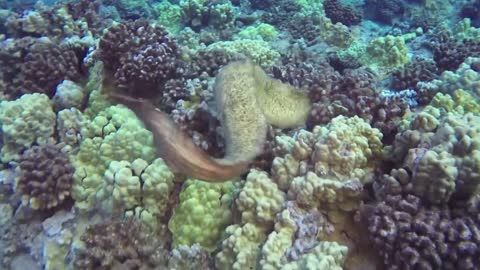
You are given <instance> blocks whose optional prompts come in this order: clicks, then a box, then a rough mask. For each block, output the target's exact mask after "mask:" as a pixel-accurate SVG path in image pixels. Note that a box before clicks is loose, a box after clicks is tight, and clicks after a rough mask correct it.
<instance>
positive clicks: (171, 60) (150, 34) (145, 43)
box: [99, 20, 182, 96]
mask: <svg viewBox="0 0 480 270" xmlns="http://www.w3.org/2000/svg"><path fill="white" fill-rule="evenodd" d="M99 47H100V59H101V60H102V61H103V62H104V65H105V68H106V70H107V71H108V72H109V73H110V74H111V75H112V76H113V77H114V79H115V84H116V85H117V86H118V87H120V88H125V89H130V90H131V91H134V92H135V95H137V96H138V95H140V96H143V95H149V94H157V92H158V91H159V89H160V88H159V87H161V86H162V84H163V83H165V82H166V81H167V80H168V79H171V78H175V77H176V76H177V75H179V74H180V73H181V72H182V71H181V64H180V61H179V59H178V57H179V55H180V49H179V47H178V46H177V43H176V42H175V41H174V40H173V39H172V38H170V37H169V36H168V34H167V32H166V31H165V29H164V28H163V27H162V26H159V25H154V24H150V23H149V22H147V21H143V20H138V21H134V22H124V23H120V24H118V25H115V26H112V27H110V28H109V29H108V31H107V32H106V33H105V34H104V36H103V37H102V39H101V40H100V43H99ZM142 91H143V92H142Z"/></svg>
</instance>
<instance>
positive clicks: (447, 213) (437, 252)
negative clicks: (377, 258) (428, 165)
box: [369, 169, 480, 269]
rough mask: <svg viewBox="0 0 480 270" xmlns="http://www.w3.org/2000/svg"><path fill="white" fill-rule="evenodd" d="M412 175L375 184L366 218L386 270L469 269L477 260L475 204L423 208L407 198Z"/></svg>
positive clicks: (394, 175)
mask: <svg viewBox="0 0 480 270" xmlns="http://www.w3.org/2000/svg"><path fill="white" fill-rule="evenodd" d="M414 177H415V176H414V175H412V173H410V172H409V171H407V170H405V169H398V170H397V169H395V170H392V172H391V173H390V175H385V176H384V177H383V178H381V179H379V181H378V186H377V190H378V191H379V195H378V199H379V200H380V202H379V203H378V204H377V205H376V206H375V207H374V209H373V214H372V215H371V217H370V218H369V230H370V233H371V236H372V238H373V240H374V244H375V246H376V247H377V248H378V250H379V252H380V254H381V255H382V257H383V259H384V263H385V265H387V266H388V267H389V269H414V268H415V267H424V268H426V269H436V268H438V269H449V268H451V269H455V268H459V269H475V266H476V265H478V263H480V262H479V261H478V256H479V255H480V254H479V248H478V247H479V245H480V239H479V237H478V231H479V225H478V224H479V219H478V210H479V209H478V208H479V205H478V202H475V201H473V202H472V203H471V204H467V205H465V204H461V203H460V204H459V205H455V202H453V201H452V202H450V203H451V204H452V206H448V205H445V204H444V205H440V206H433V207H432V206H429V204H428V203H426V202H425V201H424V200H423V198H422V197H418V196H416V195H413V194H411V188H410V187H409V185H411V181H412V180H413V179H412V178H414Z"/></svg>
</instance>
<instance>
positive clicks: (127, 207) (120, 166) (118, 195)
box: [96, 158, 175, 229]
mask: <svg viewBox="0 0 480 270" xmlns="http://www.w3.org/2000/svg"><path fill="white" fill-rule="evenodd" d="M174 179H175V176H174V174H173V173H172V172H171V171H170V169H169V168H168V167H167V165H166V164H165V162H164V161H163V160H162V159H161V158H158V159H155V160H154V161H153V162H152V163H149V162H147V161H145V160H143V159H136V160H134V161H133V162H128V161H125V160H122V161H112V162H110V164H109V166H108V169H107V170H106V171H105V174H104V177H103V180H104V181H103V184H102V185H101V187H100V189H99V191H98V192H97V194H96V197H97V200H98V201H101V202H102V205H103V208H104V209H105V210H107V211H109V212H117V213H118V212H120V213H122V214H123V213H125V215H126V216H132V215H133V216H137V217H138V218H139V219H140V220H142V221H143V222H144V223H146V224H147V225H149V226H150V227H151V228H152V229H155V228H156V227H157V224H158V221H159V220H160V218H162V217H164V216H165V214H166V213H167V207H168V200H169V196H170V193H171V192H172V190H173V186H174ZM138 214H140V215H138Z"/></svg>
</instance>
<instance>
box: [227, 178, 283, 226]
mask: <svg viewBox="0 0 480 270" xmlns="http://www.w3.org/2000/svg"><path fill="white" fill-rule="evenodd" d="M284 201H285V194H284V193H283V192H282V191H281V190H279V189H278V187H277V185H276V184H275V183H274V182H273V181H272V180H271V179H270V178H269V177H268V175H267V173H265V172H261V171H257V170H252V171H250V173H249V174H248V176H247V181H246V183H245V186H244V187H243V188H242V191H241V192H240V194H239V196H238V198H237V200H236V203H237V207H238V210H240V211H241V212H242V222H244V223H248V222H250V223H255V224H259V225H263V226H265V224H269V223H273V219H274V218H275V215H276V214H277V213H278V212H280V210H281V209H282V205H283V202H284Z"/></svg>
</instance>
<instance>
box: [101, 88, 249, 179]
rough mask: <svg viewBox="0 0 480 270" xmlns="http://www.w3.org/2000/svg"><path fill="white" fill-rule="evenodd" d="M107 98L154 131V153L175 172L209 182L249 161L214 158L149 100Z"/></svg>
mask: <svg viewBox="0 0 480 270" xmlns="http://www.w3.org/2000/svg"><path fill="white" fill-rule="evenodd" d="M109 97H110V99H111V100H112V101H114V102H117V103H120V104H123V105H125V106H126V107H128V108H129V109H131V110H132V111H134V112H135V114H136V115H137V117H138V118H140V119H141V120H142V121H143V123H144V124H145V126H146V128H147V129H148V130H150V131H151V132H152V134H153V138H154V143H155V147H156V149H157V154H158V155H159V156H160V157H162V158H163V159H164V161H165V163H167V165H168V166H169V167H170V169H171V170H172V171H174V172H175V173H180V174H183V175H187V176H190V177H194V178H196V179H201V180H204V181H209V182H221V181H226V180H230V179H232V178H234V177H236V176H238V175H240V174H241V173H243V172H245V171H246V170H247V166H248V161H245V162H238V163H235V164H232V163H231V162H230V161H228V160H218V159H213V158H211V157H210V156H209V155H207V154H206V153H205V152H204V151H203V150H202V149H200V148H199V147H197V146H196V145H195V144H194V143H193V141H192V139H191V138H190V137H189V136H188V135H187V134H186V133H184V132H183V131H182V130H180V128H179V127H178V126H177V125H176V124H175V123H174V122H173V121H172V120H171V119H170V117H169V116H168V114H166V113H164V112H162V111H160V110H159V109H157V108H156V107H155V106H154V105H153V104H152V103H151V102H150V101H148V100H145V99H136V98H131V97H129V96H125V95H121V94H110V96H109Z"/></svg>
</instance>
